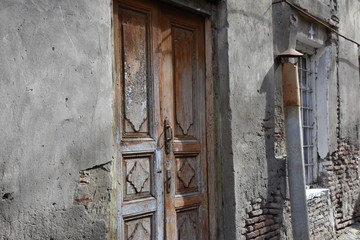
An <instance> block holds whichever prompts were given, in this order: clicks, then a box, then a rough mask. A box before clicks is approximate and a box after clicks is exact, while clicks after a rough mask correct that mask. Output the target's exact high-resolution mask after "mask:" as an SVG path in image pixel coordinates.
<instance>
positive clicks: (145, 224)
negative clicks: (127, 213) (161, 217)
mask: <svg viewBox="0 0 360 240" xmlns="http://www.w3.org/2000/svg"><path fill="white" fill-rule="evenodd" d="M151 235H152V234H151V217H146V218H142V219H136V220H131V221H125V239H127V240H150V239H151V238H152V237H151Z"/></svg>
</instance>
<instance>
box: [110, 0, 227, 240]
mask: <svg viewBox="0 0 360 240" xmlns="http://www.w3.org/2000/svg"><path fill="white" fill-rule="evenodd" d="M119 2H120V0H112V2H111V4H112V6H111V8H112V14H111V16H112V26H111V28H112V39H111V43H112V51H113V60H112V72H113V89H114V97H113V113H114V121H113V133H114V153H115V156H116V157H115V159H113V164H112V176H113V184H112V186H113V191H112V194H111V203H110V208H109V222H108V224H109V227H108V231H109V233H108V236H109V239H118V237H119V235H118V234H119V233H120V232H121V231H119V230H120V229H119V228H120V225H119V222H118V219H119V215H118V209H119V204H120V205H121V199H119V198H118V184H117V183H118V181H121V180H122V179H118V174H117V171H119V167H120V166H119V165H121V164H119V163H118V161H117V160H118V159H119V157H120V145H119V144H118V139H119V137H120V136H119V134H120V131H119V129H118V127H119V126H121V124H120V118H119V116H120V114H119V108H118V106H121V92H120V86H119V85H120V84H119V83H120V79H119V78H118V74H119V69H118V67H119V65H118V60H119V59H118V57H117V56H116V52H117V51H118V50H119V49H120V47H119V46H118V41H117V39H116V37H118V33H117V31H118V29H116V28H118V17H119V11H118V7H119ZM178 7H179V8H181V9H184V10H186V11H190V10H188V9H186V8H184V7H181V6H178ZM192 12H195V13H197V14H199V15H202V16H203V18H204V35H205V39H204V43H205V91H206V94H205V105H206V109H205V119H206V124H207V125H206V130H205V131H206V151H207V152H206V156H207V181H208V204H209V206H208V218H209V219H208V221H209V236H210V240H216V239H218V236H219V234H220V233H219V232H218V229H219V227H220V228H221V226H219V224H218V222H219V221H218V220H219V219H220V213H221V206H220V205H219V204H220V203H221V202H220V201H219V200H220V197H219V196H220V195H219V193H218V192H219V188H218V186H219V185H218V183H217V180H218V179H219V176H218V171H216V166H217V165H218V164H217V161H218V159H217V157H216V153H217V151H216V141H215V136H216V126H215V122H216V119H215V106H214V97H215V96H214V80H215V79H214V74H215V73H214V69H213V57H214V44H213V39H214V36H213V32H212V27H211V26H212V18H211V16H209V15H206V16H204V14H203V13H202V12H199V11H197V10H196V9H193V11H192Z"/></svg>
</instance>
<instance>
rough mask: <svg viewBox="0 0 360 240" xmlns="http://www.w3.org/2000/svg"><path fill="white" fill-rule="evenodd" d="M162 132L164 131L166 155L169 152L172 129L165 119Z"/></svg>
mask: <svg viewBox="0 0 360 240" xmlns="http://www.w3.org/2000/svg"><path fill="white" fill-rule="evenodd" d="M164 128H165V129H164V131H165V153H166V154H167V155H169V154H170V152H171V140H172V138H173V132H172V127H171V124H170V122H169V120H168V119H167V118H165V120H164Z"/></svg>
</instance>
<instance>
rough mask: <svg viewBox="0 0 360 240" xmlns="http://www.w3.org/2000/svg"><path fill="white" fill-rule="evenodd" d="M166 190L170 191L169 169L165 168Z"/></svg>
mask: <svg viewBox="0 0 360 240" xmlns="http://www.w3.org/2000/svg"><path fill="white" fill-rule="evenodd" d="M166 192H167V193H170V192H171V171H170V170H166Z"/></svg>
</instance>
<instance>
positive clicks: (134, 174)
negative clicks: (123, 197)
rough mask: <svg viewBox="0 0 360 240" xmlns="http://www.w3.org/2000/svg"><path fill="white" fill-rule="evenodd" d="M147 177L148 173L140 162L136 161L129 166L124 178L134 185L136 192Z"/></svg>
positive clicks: (138, 191) (142, 185)
mask: <svg viewBox="0 0 360 240" xmlns="http://www.w3.org/2000/svg"><path fill="white" fill-rule="evenodd" d="M148 179H149V173H148V172H147V171H146V170H145V169H144V168H143V166H142V165H141V163H139V162H138V161H136V162H135V163H134V166H133V167H132V168H131V170H130V172H129V174H128V175H127V176H126V180H127V181H128V182H129V183H130V184H131V186H133V187H134V189H135V191H136V193H140V192H141V191H142V189H143V187H144V185H145V183H146V181H147V180H148Z"/></svg>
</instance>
